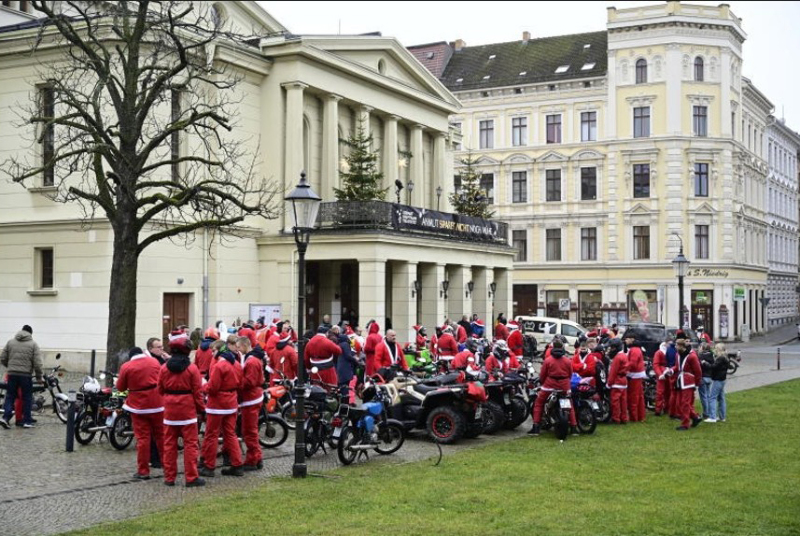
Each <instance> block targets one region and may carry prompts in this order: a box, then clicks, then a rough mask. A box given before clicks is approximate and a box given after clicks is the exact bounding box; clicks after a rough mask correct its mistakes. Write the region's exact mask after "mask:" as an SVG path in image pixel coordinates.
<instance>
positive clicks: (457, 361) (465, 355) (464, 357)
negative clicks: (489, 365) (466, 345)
mask: <svg viewBox="0 0 800 536" xmlns="http://www.w3.org/2000/svg"><path fill="white" fill-rule="evenodd" d="M470 357H471V358H472V364H473V365H474V364H475V355H474V354H473V353H472V352H470V351H469V350H464V351H462V352H458V353H457V354H456V356H455V357H454V358H453V362H452V363H451V364H450V367H451V368H454V369H465V368H467V365H469V364H470V361H469V358H470Z"/></svg>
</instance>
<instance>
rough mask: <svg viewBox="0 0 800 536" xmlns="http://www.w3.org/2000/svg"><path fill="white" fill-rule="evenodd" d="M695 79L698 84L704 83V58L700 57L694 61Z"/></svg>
mask: <svg viewBox="0 0 800 536" xmlns="http://www.w3.org/2000/svg"><path fill="white" fill-rule="evenodd" d="M694 79H695V80H696V81H698V82H702V81H703V58H701V57H700V56H697V57H696V58H695V59H694Z"/></svg>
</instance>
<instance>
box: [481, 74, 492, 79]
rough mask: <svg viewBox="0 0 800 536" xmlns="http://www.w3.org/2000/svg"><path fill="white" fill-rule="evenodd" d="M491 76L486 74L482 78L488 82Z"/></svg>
mask: <svg viewBox="0 0 800 536" xmlns="http://www.w3.org/2000/svg"><path fill="white" fill-rule="evenodd" d="M491 76H492V75H490V74H487V75H486V76H484V77H483V79H484V80H489V78H491Z"/></svg>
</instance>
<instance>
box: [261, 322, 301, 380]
mask: <svg viewBox="0 0 800 536" xmlns="http://www.w3.org/2000/svg"><path fill="white" fill-rule="evenodd" d="M268 370H269V373H270V381H271V382H272V383H280V381H281V380H282V379H283V378H284V377H285V378H286V379H287V380H294V379H295V378H297V350H296V349H295V347H294V345H293V344H292V337H291V333H288V332H285V333H284V334H283V338H282V339H280V340H279V341H278V343H277V344H276V345H275V349H274V350H273V351H272V355H270V357H269V369H268ZM281 374H283V376H281Z"/></svg>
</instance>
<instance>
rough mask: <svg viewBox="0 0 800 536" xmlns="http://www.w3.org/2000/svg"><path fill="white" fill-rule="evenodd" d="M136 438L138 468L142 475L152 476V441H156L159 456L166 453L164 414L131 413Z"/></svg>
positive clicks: (161, 412) (160, 412)
mask: <svg viewBox="0 0 800 536" xmlns="http://www.w3.org/2000/svg"><path fill="white" fill-rule="evenodd" d="M131 417H133V435H134V436H135V437H136V466H137V471H136V472H137V473H139V474H140V475H149V474H150V441H151V439H155V443H156V448H157V449H158V454H159V456H160V455H161V454H162V452H164V412H163V411H159V412H158V413H147V414H140V413H131Z"/></svg>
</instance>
